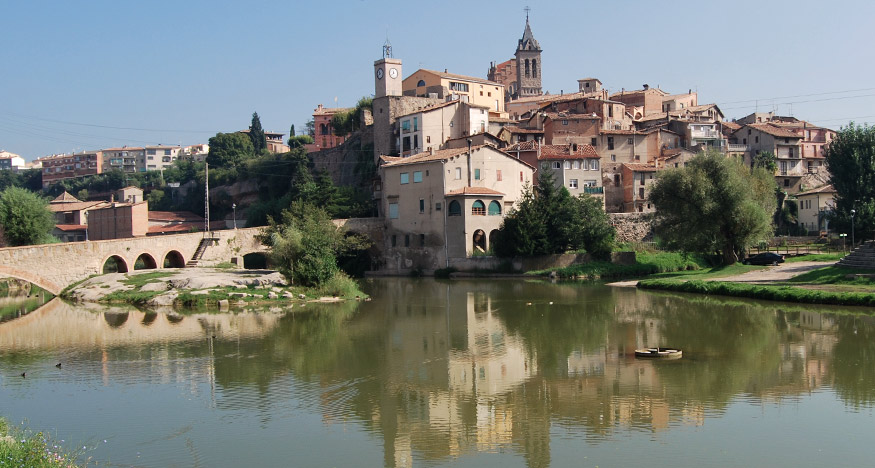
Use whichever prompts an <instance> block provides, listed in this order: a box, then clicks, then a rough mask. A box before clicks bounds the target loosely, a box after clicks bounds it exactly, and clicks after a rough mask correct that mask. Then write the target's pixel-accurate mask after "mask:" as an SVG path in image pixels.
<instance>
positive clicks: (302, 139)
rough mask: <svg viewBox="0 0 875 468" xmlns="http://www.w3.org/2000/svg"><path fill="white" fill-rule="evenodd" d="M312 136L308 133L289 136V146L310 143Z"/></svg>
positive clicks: (293, 147)
mask: <svg viewBox="0 0 875 468" xmlns="http://www.w3.org/2000/svg"><path fill="white" fill-rule="evenodd" d="M312 144H313V137H311V136H310V135H298V136H296V137H292V138H289V148H291V149H295V148H303V147H304V145H312Z"/></svg>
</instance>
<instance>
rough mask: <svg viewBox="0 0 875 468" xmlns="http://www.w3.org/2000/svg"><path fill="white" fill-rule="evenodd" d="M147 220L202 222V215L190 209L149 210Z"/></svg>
mask: <svg viewBox="0 0 875 468" xmlns="http://www.w3.org/2000/svg"><path fill="white" fill-rule="evenodd" d="M149 221H163V222H173V221H176V222H185V221H192V222H197V221H200V222H203V221H204V218H203V216H200V215H197V214H194V213H192V212H191V211H149Z"/></svg>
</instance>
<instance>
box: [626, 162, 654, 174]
mask: <svg viewBox="0 0 875 468" xmlns="http://www.w3.org/2000/svg"><path fill="white" fill-rule="evenodd" d="M623 167H626V168H629V169H630V170H632V171H634V172H656V166H651V165H648V164H637V163H623Z"/></svg>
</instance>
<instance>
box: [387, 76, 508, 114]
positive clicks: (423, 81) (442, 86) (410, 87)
mask: <svg viewBox="0 0 875 468" xmlns="http://www.w3.org/2000/svg"><path fill="white" fill-rule="evenodd" d="M402 89H403V92H404V95H405V96H418V97H436V98H440V99H447V98H451V96H458V99H459V100H460V101H462V102H468V103H470V104H474V105H478V106H485V107H488V108H489V113H490V114H491V115H493V116H495V117H507V114H506V112H505V110H504V85H502V84H501V83H496V82H494V81H489V80H484V79H483V78H475V77H473V76H464V75H456V74H454V73H447V72H446V71H444V72H438V71H434V70H425V69H422V68H420V69H419V70H416V71H415V72H413V74H412V75H410V76H408V77H407V78H405V79H404V81H403V83H402Z"/></svg>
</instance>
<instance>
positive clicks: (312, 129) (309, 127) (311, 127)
mask: <svg viewBox="0 0 875 468" xmlns="http://www.w3.org/2000/svg"><path fill="white" fill-rule="evenodd" d="M304 128H305V129H306V132H305V134H306V135H310V138H315V137H316V122H315V121H314V120H313V119H310V120H308V121H307V123H306V124H304Z"/></svg>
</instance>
